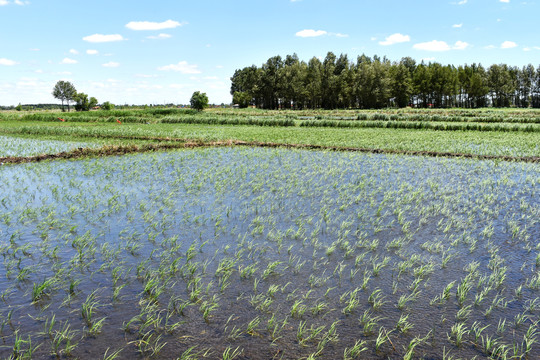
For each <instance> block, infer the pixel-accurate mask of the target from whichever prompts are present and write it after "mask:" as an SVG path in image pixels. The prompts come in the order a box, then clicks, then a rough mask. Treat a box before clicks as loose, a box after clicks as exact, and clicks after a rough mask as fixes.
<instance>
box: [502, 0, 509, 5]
mask: <svg viewBox="0 0 540 360" xmlns="http://www.w3.org/2000/svg"><path fill="white" fill-rule="evenodd" d="M500 2H502V3H507V4H508V3H509V2H510V0H500Z"/></svg>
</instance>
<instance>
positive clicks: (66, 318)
mask: <svg viewBox="0 0 540 360" xmlns="http://www.w3.org/2000/svg"><path fill="white" fill-rule="evenodd" d="M0 184H1V185H0V186H1V189H2V191H1V193H0V238H1V244H0V254H1V255H2V264H1V265H0V300H1V302H0V309H1V318H0V321H1V324H0V336H1V337H2V341H3V344H2V347H0V357H2V358H7V357H9V356H13V357H22V358H24V357H31V356H33V357H35V358H48V357H51V358H52V357H60V358H70V357H73V358H88V359H90V358H92V359H98V358H104V357H105V358H107V357H109V358H113V357H114V356H116V357H117V358H124V359H132V358H145V357H152V356H153V357H156V358H164V359H169V358H170V359H173V358H174V359H176V358H183V359H188V358H189V359H192V358H204V357H207V358H212V359H215V358H223V359H232V358H237V359H272V358H275V359H280V358H283V359H298V358H311V359H314V358H321V359H339V358H341V359H379V358H384V359H387V358H389V359H403V358H405V359H413V358H414V359H416V358H426V359H458V358H461V359H470V358H473V357H475V356H476V358H477V359H482V358H495V359H498V358H501V359H502V358H512V357H516V358H519V357H522V358H528V359H536V358H540V345H539V343H538V341H539V340H540V339H539V334H538V321H539V320H540V319H539V315H540V299H539V297H540V272H539V267H540V242H539V241H540V240H539V239H540V192H539V189H540V165H539V164H534V163H511V162H502V161H479V160H463V159H441V158H425V157H412V156H403V155H400V156H398V155H370V154H359V153H340V152H318V151H293V150H285V149H261V148H242V149H239V148H208V149H199V150H184V151H172V152H157V153H151V154H148V153H147V154H137V155H128V156H123V157H108V158H101V159H84V160H77V161H57V162H46V163H38V164H23V165H4V166H1V167H0Z"/></svg>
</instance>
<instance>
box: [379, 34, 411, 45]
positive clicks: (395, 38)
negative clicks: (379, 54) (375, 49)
mask: <svg viewBox="0 0 540 360" xmlns="http://www.w3.org/2000/svg"><path fill="white" fill-rule="evenodd" d="M409 41H411V38H410V37H409V35H403V34H400V33H396V34H392V35H390V36H387V37H386V39H384V41H379V44H380V45H383V46H388V45H394V44H399V43H404V42H409Z"/></svg>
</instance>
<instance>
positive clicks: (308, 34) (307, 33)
mask: <svg viewBox="0 0 540 360" xmlns="http://www.w3.org/2000/svg"><path fill="white" fill-rule="evenodd" d="M326 34H328V33H327V32H326V31H324V30H311V29H306V30H301V31H299V32H297V33H296V36H299V37H317V36H322V35H326Z"/></svg>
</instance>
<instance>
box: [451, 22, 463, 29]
mask: <svg viewBox="0 0 540 360" xmlns="http://www.w3.org/2000/svg"><path fill="white" fill-rule="evenodd" d="M462 26H463V23H461V24H454V25H452V27H453V28H454V29H459V28H461V27H462Z"/></svg>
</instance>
